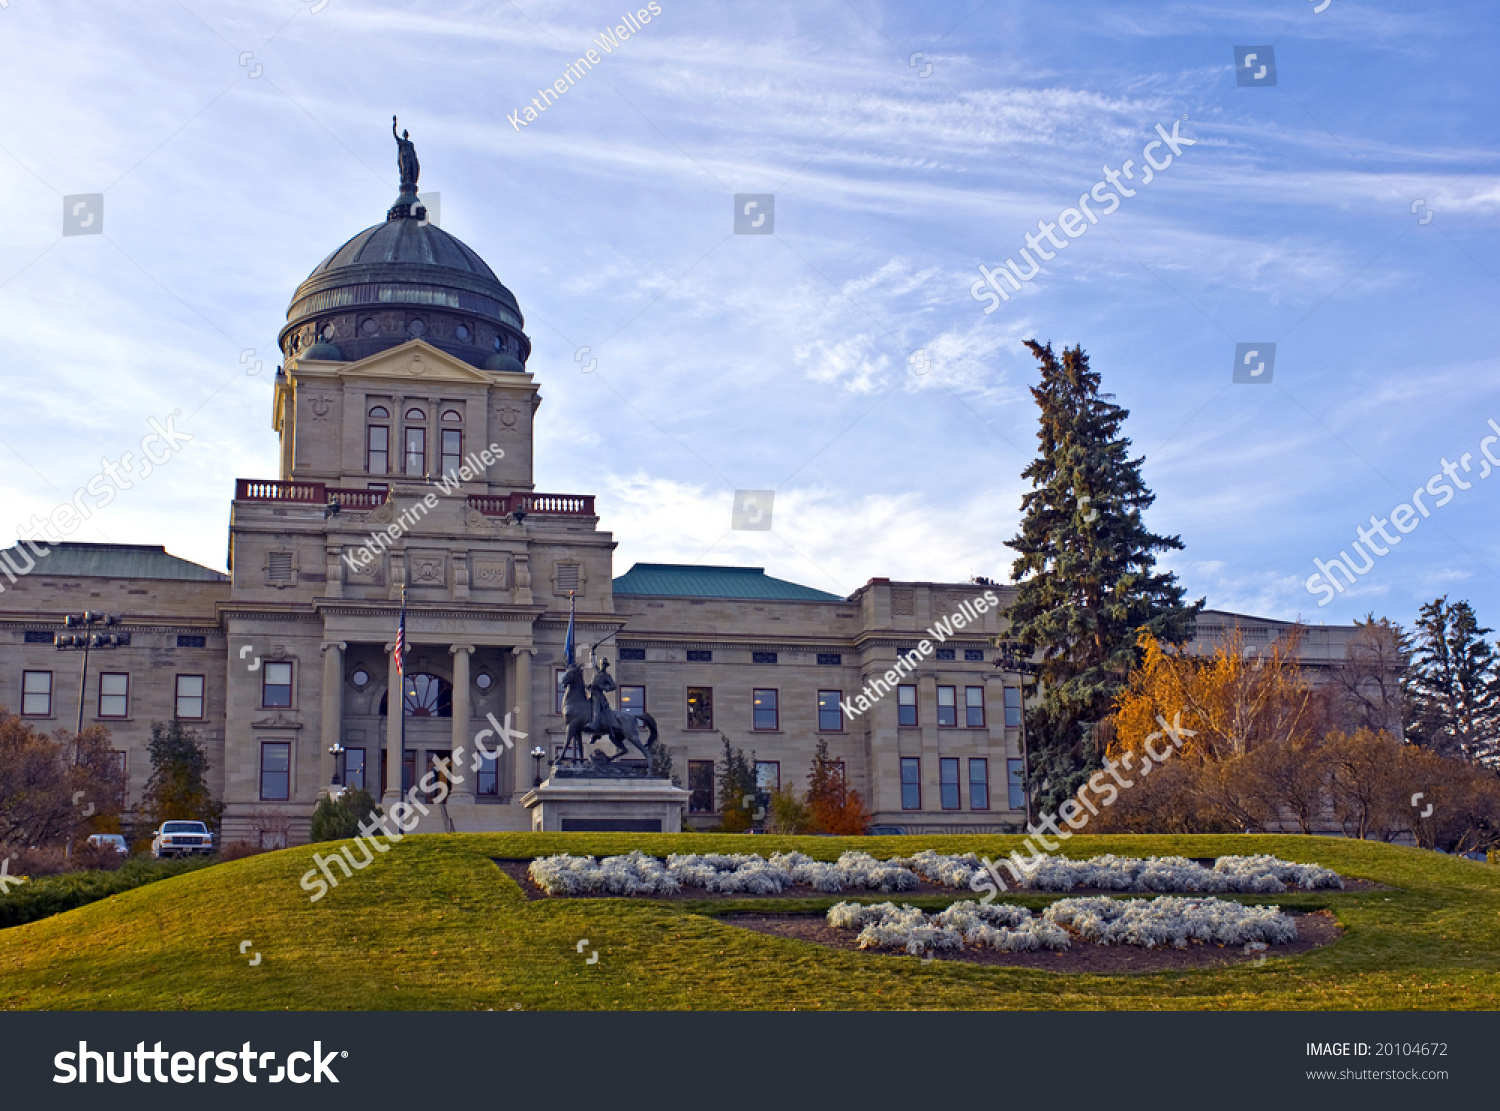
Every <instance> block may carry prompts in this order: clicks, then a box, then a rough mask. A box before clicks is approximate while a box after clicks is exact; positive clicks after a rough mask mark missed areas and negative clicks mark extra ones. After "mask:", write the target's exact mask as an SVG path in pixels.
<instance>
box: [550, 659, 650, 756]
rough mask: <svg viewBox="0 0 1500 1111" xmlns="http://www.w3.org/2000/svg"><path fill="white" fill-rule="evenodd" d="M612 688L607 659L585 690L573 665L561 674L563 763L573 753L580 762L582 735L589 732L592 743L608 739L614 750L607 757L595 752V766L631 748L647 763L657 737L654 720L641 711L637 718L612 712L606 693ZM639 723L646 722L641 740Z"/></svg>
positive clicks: (576, 667) (612, 680)
mask: <svg viewBox="0 0 1500 1111" xmlns="http://www.w3.org/2000/svg"><path fill="white" fill-rule="evenodd" d="M614 689H616V688H615V681H614V679H613V678H611V677H610V674H609V661H608V660H603V661H601V662H600V665H599V671H598V673H597V674H596V675H595V676H594V679H593V682H591V683H589V684H588V685H587V687H585V686H584V682H583V668H582V667H581V666H580V665H579V664H577V663H576V662H575V663H570V664H569V665H568V667H567V670H565V671H564V672H563V677H562V690H563V719H564V721H565V722H566V723H567V728H568V734H567V741H566V742H565V743H564V744H563V753H562V754H563V759H564V760H566V759H568V758H569V756H570V755H571V754H573V753H574V752H576V753H577V756H576V759H578V760H579V761H582V760H583V758H584V757H583V735H584V733H589V734H591V739H592V740H593V741H598V740H599V738H600V737H608V738H609V740H610V741H611V743H613V745H614V746H615V751H614V752H612V753H609V754H604V753H601V752H597V751H596V752H595V753H594V756H593V759H594V761H595V762H596V763H605V764H607V763H610V762H612V761H614V760H618V759H619V758H620V757H621V756H623V755H625V753H627V752H629V751H630V748H631V747H632V746H633V747H635V748H636V749H637V750H638V751H639V752H640V754H641V756H642V757H644V758H645V760H646V761H647V762H648V763H649V762H650V760H651V746H652V745H654V744H655V743H656V739H657V736H658V734H657V730H656V719H655V718H653V717H652V716H651V715H650V714H648V713H645V712H644V711H643V712H642V713H640V714H638V715H637V714H624V713H620V712H619V711H618V710H614V709H612V708H611V707H610V705H609V699H608V698H607V697H606V694H607V692H609V691H612V690H614ZM641 722H645V723H646V728H647V730H648V731H649V735H648V736H647V737H646V739H645V740H644V741H643V740H642V739H641V733H640V723H641Z"/></svg>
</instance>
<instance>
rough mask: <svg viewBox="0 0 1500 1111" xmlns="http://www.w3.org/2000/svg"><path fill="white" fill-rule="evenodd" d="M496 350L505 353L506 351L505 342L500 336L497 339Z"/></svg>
mask: <svg viewBox="0 0 1500 1111" xmlns="http://www.w3.org/2000/svg"><path fill="white" fill-rule="evenodd" d="M495 350H496V351H504V350H505V341H504V340H503V339H501V338H500V337H499V336H496V337H495Z"/></svg>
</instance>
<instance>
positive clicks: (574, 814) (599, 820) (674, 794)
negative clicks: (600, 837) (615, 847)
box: [521, 778, 688, 833]
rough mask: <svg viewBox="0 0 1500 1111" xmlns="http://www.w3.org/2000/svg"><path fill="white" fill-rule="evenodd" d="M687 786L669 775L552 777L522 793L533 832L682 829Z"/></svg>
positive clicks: (660, 830) (668, 830)
mask: <svg viewBox="0 0 1500 1111" xmlns="http://www.w3.org/2000/svg"><path fill="white" fill-rule="evenodd" d="M687 800H688V792H687V791H684V790H683V789H682V788H681V787H673V786H672V783H671V781H670V780H666V779H585V778H578V779H573V778H569V779H548V780H547V781H546V782H545V783H543V784H542V785H541V786H540V787H536V788H533V789H532V790H530V791H528V792H527V793H526V794H525V795H523V796H522V797H521V805H522V806H524V807H526V809H527V810H529V811H531V829H532V831H533V832H536V833H539V832H543V831H546V832H563V833H569V832H576V833H604V832H615V833H678V832H680V831H681V829H682V815H683V811H684V810H685V808H686V807H687Z"/></svg>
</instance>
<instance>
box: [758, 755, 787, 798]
mask: <svg viewBox="0 0 1500 1111" xmlns="http://www.w3.org/2000/svg"><path fill="white" fill-rule="evenodd" d="M755 790H756V793H757V794H759V795H762V796H764V795H768V794H770V793H772V792H773V791H779V790H781V761H780V760H757V761H755ZM761 805H765V801H764V799H762V800H761Z"/></svg>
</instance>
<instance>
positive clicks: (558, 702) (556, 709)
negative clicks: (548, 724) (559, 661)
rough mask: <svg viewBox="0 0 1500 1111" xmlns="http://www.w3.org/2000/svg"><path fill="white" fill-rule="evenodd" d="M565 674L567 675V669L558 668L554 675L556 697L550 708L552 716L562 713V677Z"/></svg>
mask: <svg viewBox="0 0 1500 1111" xmlns="http://www.w3.org/2000/svg"><path fill="white" fill-rule="evenodd" d="M567 673H568V669H567V668H565V667H559V668H557V669H556V674H557V697H556V698H555V699H554V704H553V707H552V712H553V713H554V714H560V713H562V712H563V709H562V707H563V676H564V675H566V674H567Z"/></svg>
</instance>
